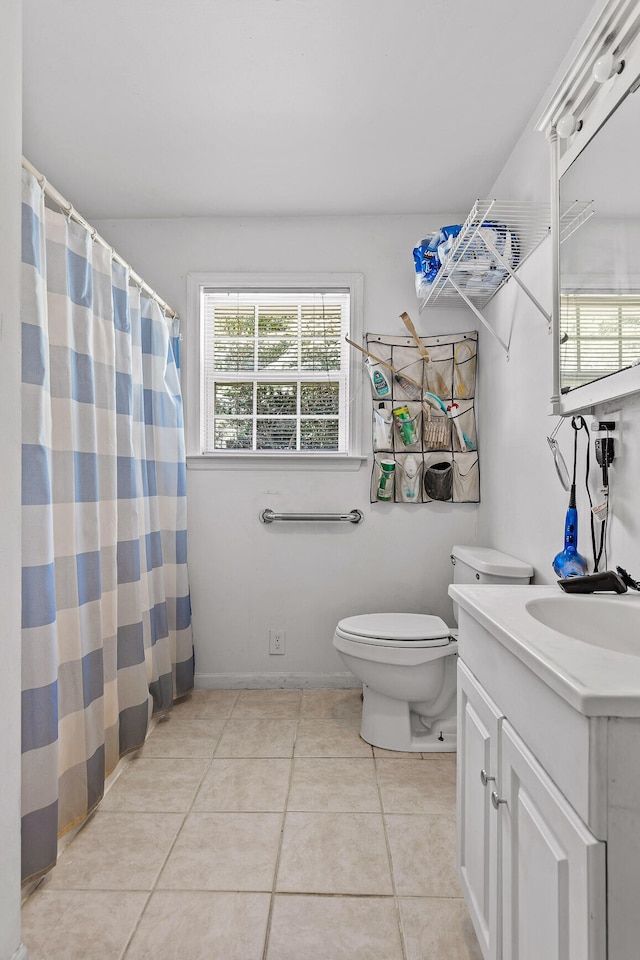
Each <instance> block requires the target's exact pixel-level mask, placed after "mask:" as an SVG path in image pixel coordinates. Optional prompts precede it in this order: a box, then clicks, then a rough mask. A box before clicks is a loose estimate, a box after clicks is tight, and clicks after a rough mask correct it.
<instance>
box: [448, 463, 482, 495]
mask: <svg viewBox="0 0 640 960" xmlns="http://www.w3.org/2000/svg"><path fill="white" fill-rule="evenodd" d="M479 500H480V464H479V462H478V454H477V453H456V454H455V455H454V457H453V501H454V503H478V502H479Z"/></svg>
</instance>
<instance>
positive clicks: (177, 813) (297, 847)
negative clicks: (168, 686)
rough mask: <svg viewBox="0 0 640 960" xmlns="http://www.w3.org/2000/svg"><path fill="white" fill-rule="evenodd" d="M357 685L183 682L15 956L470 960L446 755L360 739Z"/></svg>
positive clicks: (34, 901) (65, 861)
mask: <svg viewBox="0 0 640 960" xmlns="http://www.w3.org/2000/svg"><path fill="white" fill-rule="evenodd" d="M360 710H361V703H360V695H359V693H358V692H357V691H354V690H333V691H329V690H304V691H300V690H269V691H263V690H243V691H235V690H233V691H232V690H219V691H196V692H195V693H194V694H193V695H192V696H191V697H190V698H189V699H188V700H186V701H185V702H183V703H181V704H178V705H177V706H176V708H175V709H174V711H173V713H172V715H171V716H170V718H169V719H168V720H166V721H163V722H161V723H160V724H159V725H158V726H157V727H156V728H155V730H154V731H153V733H152V734H151V736H150V737H149V739H148V740H147V743H146V744H145V746H144V747H143V749H142V750H141V751H140V752H139V754H138V755H137V756H136V757H135V758H134V759H132V760H130V761H128V762H127V764H126V765H125V767H124V770H123V773H122V775H121V776H120V777H119V779H118V780H117V781H116V782H115V784H114V785H113V787H112V788H111V790H110V791H109V792H108V794H107V796H106V797H105V799H104V801H103V803H102V804H101V806H100V808H99V810H98V812H97V813H96V814H95V815H94V816H93V818H92V819H91V820H90V821H89V822H88V823H87V825H86V826H85V827H84V829H82V830H81V831H80V832H79V833H78V835H77V836H76V837H75V839H74V840H73V841H72V842H71V843H70V844H69V845H68V846H67V847H66V849H64V851H63V852H62V853H61V856H60V859H59V862H58V865H57V866H56V867H55V869H54V870H53V871H52V872H51V873H50V874H49V875H48V876H47V877H46V878H45V880H44V881H43V882H42V883H41V884H40V885H39V887H38V888H37V889H36V890H35V892H34V893H33V894H32V895H31V896H30V898H29V899H28V900H27V901H26V903H25V905H24V907H23V939H24V941H25V943H26V945H27V947H28V949H29V957H30V960H98V958H99V960H182V958H189V960H481V954H480V950H479V947H478V944H477V941H476V939H475V936H474V934H473V931H472V928H471V924H470V921H469V918H468V914H467V911H466V907H465V904H464V901H463V900H462V899H461V896H462V894H461V891H460V888H459V885H458V882H457V879H456V874H455V866H454V859H455V755H454V754H448V755H447V754H439V755H438V754H435V755H434V754H424V755H420V754H400V753H392V752H389V751H385V750H379V749H378V748H371V747H370V746H369V744H367V743H365V742H364V741H363V740H361V739H360V736H359V733H358V731H359V726H360Z"/></svg>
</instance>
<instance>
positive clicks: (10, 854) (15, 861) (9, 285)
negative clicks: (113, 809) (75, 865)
mask: <svg viewBox="0 0 640 960" xmlns="http://www.w3.org/2000/svg"><path fill="white" fill-rule="evenodd" d="M0 22H2V30H0V128H1V129H2V136H1V137H0V249H1V250H2V257H0V350H1V351H2V376H1V377H0V410H2V417H0V445H1V446H2V451H3V456H2V462H3V467H2V469H1V470H0V623H1V624H2V634H1V645H2V669H1V670H0V712H1V722H0V730H1V731H2V732H1V733H0V783H1V784H2V788H1V801H0V851H1V854H0V859H1V863H2V866H1V868H0V960H9V958H11V957H16V958H17V957H18V956H21V957H26V952H25V951H24V950H23V948H22V947H21V945H20V471H19V469H18V468H17V467H13V465H14V464H18V463H19V462H20V294H19V258H20V153H21V142H22V136H21V52H20V51H21V43H22V24H21V9H20V3H19V0H2V2H1V3H0Z"/></svg>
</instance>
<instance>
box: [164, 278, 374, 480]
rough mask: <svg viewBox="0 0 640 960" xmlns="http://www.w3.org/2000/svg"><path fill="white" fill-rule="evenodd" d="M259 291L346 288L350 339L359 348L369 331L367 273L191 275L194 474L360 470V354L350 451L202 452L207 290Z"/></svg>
mask: <svg viewBox="0 0 640 960" xmlns="http://www.w3.org/2000/svg"><path fill="white" fill-rule="evenodd" d="M203 288H207V289H211V288H214V289H219V290H220V291H225V290H229V289H247V290H250V289H256V288H262V289H263V290H265V291H274V292H275V291H277V290H283V289H286V290H288V291H291V290H296V289H299V290H309V289H313V288H318V289H329V290H330V289H332V288H333V289H336V290H342V291H344V290H345V289H346V290H348V291H349V300H350V303H349V313H350V330H349V338H350V339H351V340H354V341H355V342H356V343H359V342H360V340H361V339H362V330H363V319H362V317H363V275H362V274H361V273H189V274H188V275H187V296H188V299H187V323H186V330H185V333H184V339H185V341H186V342H185V344H184V351H183V356H184V357H185V362H184V365H183V397H184V406H185V442H186V452H187V465H188V467H189V468H190V469H194V468H195V469H208V468H216V469H218V468H220V467H224V466H225V465H226V466H227V467H231V468H233V469H237V468H238V467H242V466H243V465H244V466H247V467H249V468H253V469H258V468H262V467H267V468H278V467H280V468H285V469H287V470H289V469H292V468H293V469H307V468H311V469H313V468H320V469H322V468H327V467H330V468H331V469H334V468H336V467H338V468H339V467H340V466H341V465H342V467H343V468H344V469H358V467H359V466H360V464H361V462H362V460H363V459H366V457H364V456H363V455H362V453H361V446H362V403H361V402H360V400H361V383H362V364H361V363H360V362H359V357H357V356H355V354H356V351H355V350H350V352H349V367H348V390H347V398H346V400H347V450H346V451H345V452H338V451H332V450H329V451H326V450H322V451H300V450H286V451H284V450H283V451H273V450H264V451H263V450H220V451H213V452H207V453H203V452H202V449H201V409H202V359H201V343H202V330H201V322H202V317H201V303H202V290H203Z"/></svg>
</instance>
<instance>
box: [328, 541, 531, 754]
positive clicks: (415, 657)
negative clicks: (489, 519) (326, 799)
mask: <svg viewBox="0 0 640 960" xmlns="http://www.w3.org/2000/svg"><path fill="white" fill-rule="evenodd" d="M451 562H452V564H453V568H454V569H453V582H454V583H511V584H525V583H529V581H530V579H531V577H532V575H533V568H532V567H531V566H530V565H529V564H528V563H523V562H522V561H521V560H516V559H515V558H514V557H509V556H508V555H507V554H505V553H500V552H499V551H498V550H491V549H489V548H487V547H463V546H456V547H454V548H453V550H452V551H451ZM454 616H455V619H456V623H457V620H458V611H457V607H456V604H455V603H454ZM333 645H334V647H335V648H336V650H337V651H338V652H339V653H340V656H341V657H342V659H343V660H344V662H345V663H346V665H347V666H348V667H349V669H350V670H351V671H352V672H353V673H354V674H355V675H356V677H358V679H359V680H362V684H363V696H364V700H363V705H362V727H361V729H360V735H361V737H362V739H363V740H366V741H367V743H371V744H373V746H375V747H383V748H384V749H386V750H400V751H405V752H408V753H411V752H413V753H417V752H422V753H429V752H434V753H435V752H451V751H453V750H455V749H456V653H457V650H458V644H457V641H456V631H455V630H451V629H450V628H449V627H448V626H447V625H446V623H445V622H444V620H441V619H440V617H434V616H429V615H426V614H421V613H367V614H363V615H361V616H357V617H346V618H345V619H344V620H341V621H340V622H339V624H338V626H337V627H336V632H335V635H334V638H333Z"/></svg>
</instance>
